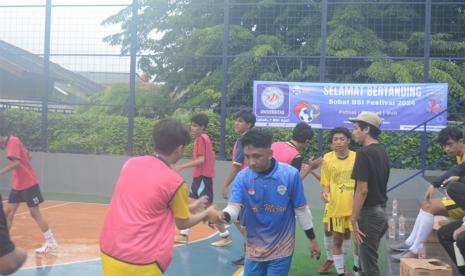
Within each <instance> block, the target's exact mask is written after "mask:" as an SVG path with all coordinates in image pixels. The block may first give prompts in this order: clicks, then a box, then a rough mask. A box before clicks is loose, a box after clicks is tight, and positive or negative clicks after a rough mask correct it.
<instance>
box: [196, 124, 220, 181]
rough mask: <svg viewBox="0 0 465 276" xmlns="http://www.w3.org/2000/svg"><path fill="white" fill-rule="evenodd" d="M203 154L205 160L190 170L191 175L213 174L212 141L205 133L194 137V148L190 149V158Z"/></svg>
mask: <svg viewBox="0 0 465 276" xmlns="http://www.w3.org/2000/svg"><path fill="white" fill-rule="evenodd" d="M200 156H205V161H204V162H203V164H201V165H199V166H195V167H194V170H193V171H192V175H193V177H199V176H206V177H214V176H215V153H214V152H213V146H212V141H211V140H210V137H209V136H208V134H206V133H202V134H199V135H197V136H196V137H195V141H194V149H193V150H192V160H195V159H197V158H199V157H200Z"/></svg>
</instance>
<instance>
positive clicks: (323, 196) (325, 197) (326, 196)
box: [321, 191, 329, 203]
mask: <svg viewBox="0 0 465 276" xmlns="http://www.w3.org/2000/svg"><path fill="white" fill-rule="evenodd" d="M321 200H322V201H323V202H324V203H328V202H329V193H328V192H326V191H323V192H321Z"/></svg>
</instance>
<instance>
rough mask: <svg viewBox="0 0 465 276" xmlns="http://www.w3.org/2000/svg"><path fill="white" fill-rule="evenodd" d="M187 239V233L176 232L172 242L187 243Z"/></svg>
mask: <svg viewBox="0 0 465 276" xmlns="http://www.w3.org/2000/svg"><path fill="white" fill-rule="evenodd" d="M188 240H189V236H187V235H182V234H177V235H176V236H175V237H174V242H175V243H180V244H187V243H188Z"/></svg>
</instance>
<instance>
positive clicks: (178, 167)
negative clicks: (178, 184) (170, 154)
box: [173, 165, 183, 172]
mask: <svg viewBox="0 0 465 276" xmlns="http://www.w3.org/2000/svg"><path fill="white" fill-rule="evenodd" d="M182 169H183V168H182V166H181V165H174V166H173V170H175V171H177V172H181V171H182Z"/></svg>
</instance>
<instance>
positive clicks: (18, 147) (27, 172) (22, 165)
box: [2, 136, 39, 191]
mask: <svg viewBox="0 0 465 276" xmlns="http://www.w3.org/2000/svg"><path fill="white" fill-rule="evenodd" d="M2 147H3V149H4V150H5V153H6V156H7V158H8V159H9V160H11V161H14V160H19V165H18V166H17V167H16V168H15V169H14V170H13V171H12V173H11V175H12V177H11V186H12V187H13V190H16V191H22V190H26V189H28V188H30V187H32V186H34V185H36V184H39V181H38V180H37V176H36V173H35V172H34V170H33V169H32V166H31V163H30V162H29V159H30V156H29V151H28V150H27V149H26V147H25V146H24V145H23V143H22V142H21V140H19V138H18V137H16V136H8V137H7V139H6V141H5V143H4V144H3V145H2Z"/></svg>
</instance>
